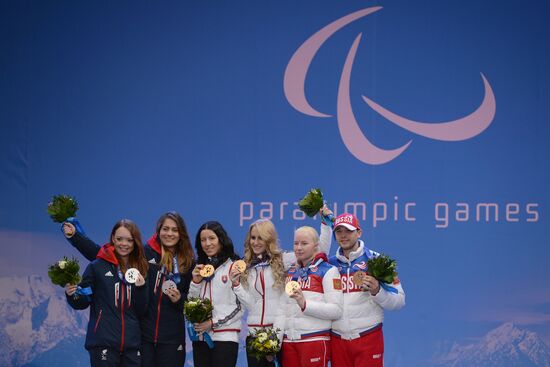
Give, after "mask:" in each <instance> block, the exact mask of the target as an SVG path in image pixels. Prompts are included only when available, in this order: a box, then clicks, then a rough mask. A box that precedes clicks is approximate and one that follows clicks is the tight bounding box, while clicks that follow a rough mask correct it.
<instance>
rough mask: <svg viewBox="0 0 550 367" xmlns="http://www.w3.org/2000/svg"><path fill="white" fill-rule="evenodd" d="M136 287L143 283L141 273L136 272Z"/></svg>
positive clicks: (143, 279)
mask: <svg viewBox="0 0 550 367" xmlns="http://www.w3.org/2000/svg"><path fill="white" fill-rule="evenodd" d="M135 284H136V287H141V286H143V285H144V284H145V278H143V275H141V274H138V275H137V278H136V283H135Z"/></svg>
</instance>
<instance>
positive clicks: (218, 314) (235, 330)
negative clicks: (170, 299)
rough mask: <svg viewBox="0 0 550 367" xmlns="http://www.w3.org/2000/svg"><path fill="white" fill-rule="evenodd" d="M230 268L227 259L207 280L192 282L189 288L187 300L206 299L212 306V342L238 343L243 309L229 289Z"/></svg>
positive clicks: (210, 332) (230, 265)
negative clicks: (194, 298)
mask: <svg viewBox="0 0 550 367" xmlns="http://www.w3.org/2000/svg"><path fill="white" fill-rule="evenodd" d="M232 266H233V261H232V260H231V259H227V260H226V261H225V262H224V263H223V264H222V265H220V266H219V267H218V268H217V269H216V271H215V272H214V275H213V276H212V277H211V278H210V279H209V280H207V279H203V280H202V281H201V282H200V283H195V282H193V281H192V282H191V285H190V286H189V295H188V298H191V297H200V298H203V299H204V298H208V299H209V300H210V301H211V302H212V305H213V306H214V309H213V311H212V322H213V323H214V328H213V329H212V330H210V331H209V332H208V333H209V334H210V337H211V338H212V340H213V341H231V342H235V343H238V342H239V332H240V331H241V317H242V316H243V307H242V305H241V303H240V302H239V301H238V299H237V296H235V294H234V293H233V290H232V289H231V279H230V277H229V272H230V271H231V267H232Z"/></svg>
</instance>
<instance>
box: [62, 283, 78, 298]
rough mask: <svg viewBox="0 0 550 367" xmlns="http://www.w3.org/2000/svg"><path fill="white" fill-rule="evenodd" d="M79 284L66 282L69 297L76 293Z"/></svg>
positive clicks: (66, 292)
mask: <svg viewBox="0 0 550 367" xmlns="http://www.w3.org/2000/svg"><path fill="white" fill-rule="evenodd" d="M77 288H78V286H76V285H74V284H65V294H66V295H67V296H69V297H71V296H72V295H73V294H75V293H76V290H77Z"/></svg>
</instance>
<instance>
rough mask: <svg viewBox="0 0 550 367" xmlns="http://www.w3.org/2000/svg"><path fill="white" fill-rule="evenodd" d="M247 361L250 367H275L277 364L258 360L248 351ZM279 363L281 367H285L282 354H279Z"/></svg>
mask: <svg viewBox="0 0 550 367" xmlns="http://www.w3.org/2000/svg"><path fill="white" fill-rule="evenodd" d="M248 339H250V337H249V336H247V337H246V344H247V345H248ZM246 361H247V362H248V367H275V362H274V361H271V362H269V361H268V360H267V359H265V358H261V359H259V360H258V359H257V358H256V357H254V356H252V355H250V353H249V352H248V349H247V350H246ZM277 361H279V366H281V367H283V359H282V358H281V352H279V353H277Z"/></svg>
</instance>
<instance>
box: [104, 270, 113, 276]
mask: <svg viewBox="0 0 550 367" xmlns="http://www.w3.org/2000/svg"><path fill="white" fill-rule="evenodd" d="M105 276H106V277H112V276H113V273H111V271H110V270H109V271H108V272H106V273H105Z"/></svg>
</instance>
